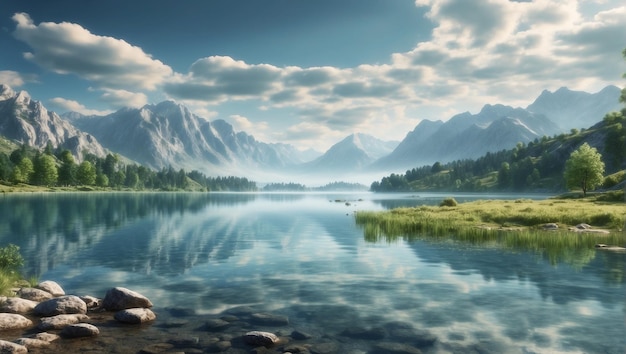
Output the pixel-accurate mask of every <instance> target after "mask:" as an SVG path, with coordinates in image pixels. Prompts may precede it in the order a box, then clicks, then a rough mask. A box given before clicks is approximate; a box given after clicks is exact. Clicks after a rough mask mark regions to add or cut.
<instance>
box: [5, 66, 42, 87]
mask: <svg viewBox="0 0 626 354" xmlns="http://www.w3.org/2000/svg"><path fill="white" fill-rule="evenodd" d="M35 81H37V80H36V77H35V75H28V74H22V73H18V72H17V71H12V70H0V83H1V84H5V85H9V86H11V87H20V86H22V85H24V84H25V83H27V82H35Z"/></svg>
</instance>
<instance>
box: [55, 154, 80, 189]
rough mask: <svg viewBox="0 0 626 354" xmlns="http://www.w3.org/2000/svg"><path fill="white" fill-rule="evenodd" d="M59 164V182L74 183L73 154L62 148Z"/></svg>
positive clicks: (64, 183) (69, 184)
mask: <svg viewBox="0 0 626 354" xmlns="http://www.w3.org/2000/svg"><path fill="white" fill-rule="evenodd" d="M60 160H61V166H60V167H59V184H60V185H64V186H72V185H75V184H76V163H75V162H74V156H72V153H71V152H70V151H69V150H63V151H62V152H61V156H60Z"/></svg>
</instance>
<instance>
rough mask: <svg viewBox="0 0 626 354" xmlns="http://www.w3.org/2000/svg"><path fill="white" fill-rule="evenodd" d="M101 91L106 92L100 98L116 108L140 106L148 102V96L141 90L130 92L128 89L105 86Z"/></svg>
mask: <svg viewBox="0 0 626 354" xmlns="http://www.w3.org/2000/svg"><path fill="white" fill-rule="evenodd" d="M101 91H103V92H104V93H103V94H102V96H101V97H100V99H101V100H102V101H104V102H107V103H108V104H110V105H111V106H113V107H116V108H122V107H133V108H139V107H143V106H145V105H146V104H147V103H148V97H147V96H146V95H145V94H144V93H141V92H130V91H126V90H114V89H108V88H104V89H102V90H101Z"/></svg>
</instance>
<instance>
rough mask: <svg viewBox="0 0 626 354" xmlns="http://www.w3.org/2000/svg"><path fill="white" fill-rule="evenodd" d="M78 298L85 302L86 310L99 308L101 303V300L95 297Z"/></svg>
mask: <svg viewBox="0 0 626 354" xmlns="http://www.w3.org/2000/svg"><path fill="white" fill-rule="evenodd" d="M79 297H80V299H81V300H83V301H84V302H85V304H86V305H87V308H88V309H92V308H96V307H98V306H100V304H101V303H102V300H100V299H98V298H97V297H93V296H90V295H85V296H79Z"/></svg>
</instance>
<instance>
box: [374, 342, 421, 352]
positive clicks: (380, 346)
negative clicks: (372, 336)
mask: <svg viewBox="0 0 626 354" xmlns="http://www.w3.org/2000/svg"><path fill="white" fill-rule="evenodd" d="M373 353H375V354H421V353H422V351H421V350H419V349H417V348H415V347H412V346H410V345H407V344H402V343H394V342H380V343H377V344H376V345H375V346H374V351H373Z"/></svg>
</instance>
